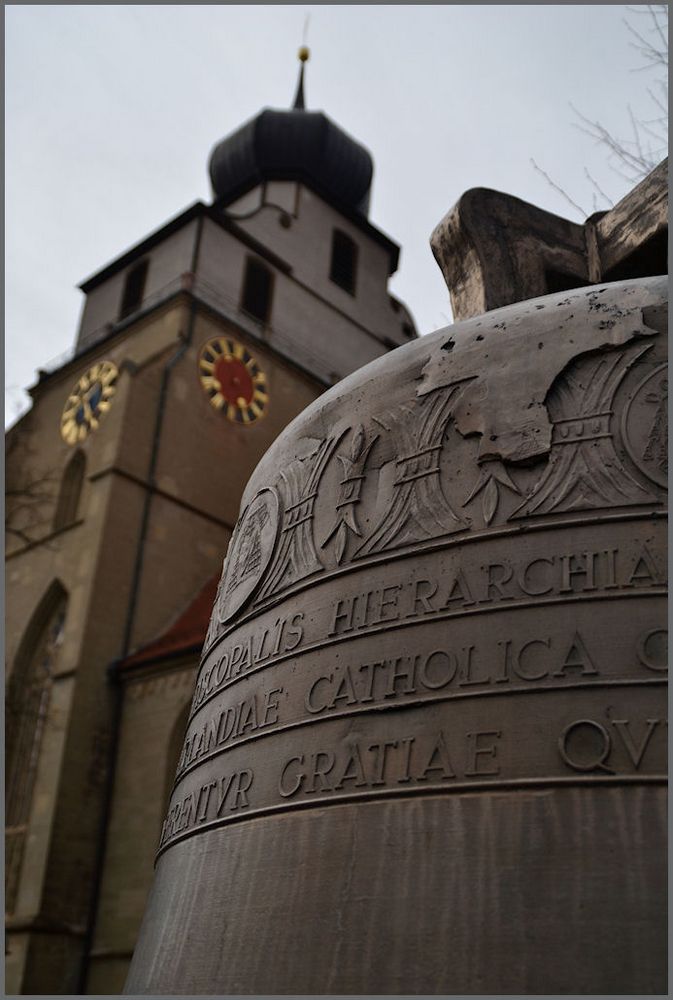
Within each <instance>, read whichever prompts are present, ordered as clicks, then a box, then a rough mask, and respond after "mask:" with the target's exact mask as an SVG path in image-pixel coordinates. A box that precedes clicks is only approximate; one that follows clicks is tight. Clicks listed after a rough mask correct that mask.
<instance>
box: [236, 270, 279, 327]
mask: <svg viewBox="0 0 673 1000" xmlns="http://www.w3.org/2000/svg"><path fill="white" fill-rule="evenodd" d="M272 295H273V274H272V272H271V271H270V270H269V269H268V267H265V266H264V264H262V262H261V261H260V260H257V259H256V258H255V257H248V258H247V260H246V265H245V276H244V278H243V293H242V295H241V309H242V310H243V311H244V312H246V313H248V315H249V316H253V317H254V318H255V319H257V320H259V321H260V322H261V323H268V322H269V317H270V316H271V298H272Z"/></svg>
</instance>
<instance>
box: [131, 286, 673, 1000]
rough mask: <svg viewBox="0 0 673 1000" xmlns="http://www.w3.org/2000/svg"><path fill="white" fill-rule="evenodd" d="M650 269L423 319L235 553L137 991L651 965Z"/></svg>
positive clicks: (265, 485)
mask: <svg viewBox="0 0 673 1000" xmlns="http://www.w3.org/2000/svg"><path fill="white" fill-rule="evenodd" d="M666 362H667V356H666V280H665V279H663V278H662V279H658V278H656V279H652V278H648V279H638V280H632V281H625V282H619V283H614V284H604V285H594V286H591V287H587V288H581V289H575V290H572V291H569V292H563V293H561V294H555V295H550V296H545V297H543V298H538V299H532V300H529V301H526V302H523V303H519V304H516V305H511V306H507V307H505V308H502V309H497V310H494V311H493V312H489V313H486V314H483V315H481V316H476V317H474V318H472V319H468V320H465V321H463V322H460V323H457V324H455V325H454V326H451V327H448V328H447V329H444V330H440V331H438V332H436V333H434V334H432V335H430V336H426V337H422V338H420V339H419V340H417V341H415V342H413V343H410V344H408V345H406V346H404V347H402V348H399V349H397V350H396V351H394V352H393V353H391V354H389V355H387V356H386V357H383V358H381V359H379V360H377V361H375V362H373V363H372V364H370V365H368V366H367V367H365V368H364V369H362V370H360V371H359V372H356V373H355V374H353V375H351V376H349V377H348V378H347V379H345V380H344V381H343V382H341V383H339V385H337V386H336V387H335V388H333V389H332V390H330V391H329V392H328V393H326V394H325V395H324V396H322V397H321V398H320V399H319V400H317V401H316V402H315V403H314V404H313V405H312V406H310V407H309V408H308V409H307V410H306V411H304V413H302V414H301V415H300V416H299V417H298V418H297V419H296V420H295V421H294V422H293V423H292V424H291V425H290V426H289V427H288V428H287V429H286V431H285V432H284V433H283V434H282V435H281V436H280V437H279V438H278V440H277V441H276V442H275V444H274V445H273V446H272V447H271V448H270V450H269V451H268V452H267V454H266V455H265V456H264V458H263V459H262V461H261V462H260V464H259V466H258V467H257V469H256V471H255V473H254V474H253V476H252V478H251V480H250V482H249V484H248V486H247V488H246V490H245V493H244V496H243V500H242V503H241V513H240V518H239V521H238V524H237V526H236V529H235V531H234V534H233V536H232V540H231V543H230V546H229V551H228V554H227V556H226V559H225V562H224V567H223V572H222V579H221V582H220V586H219V590H218V595H217V599H216V602H215V606H214V609H213V614H212V619H211V623H210V628H209V631H208V636H207V638H206V642H205V646H204V650H203V656H202V660H201V665H200V669H199V673H198V677H197V682H196V688H195V693H194V698H193V703H192V708H191V714H190V718H189V722H188V726H187V732H186V735H185V741H184V745H183V749H182V753H181V756H180V760H179V764H178V770H177V775H176V779H175V785H174V788H173V793H172V796H171V800H170V803H169V807H168V812H167V816H166V819H165V822H164V824H163V828H162V831H161V838H160V843H159V847H158V854H157V870H156V875H155V884H154V888H153V891H152V895H151V898H150V903H149V906H148V910H147V913H146V917H145V922H144V925H143V930H142V933H141V938H140V942H139V944H138V947H137V949H136V954H135V957H134V961H133V965H132V968H131V974H130V977H129V982H128V984H127V991H128V992H130V993H137V994H141V993H169V994H170V993H193V994H198V993H206V994H231V993H253V994H255V993H256V994H262V993H287V992H290V993H318V994H320V993H361V994H367V993H391V994H394V993H400V992H409V993H428V994H442V993H445V994H451V993H508V992H514V993H516V992H522V993H564V992H569V993H612V992H618V993H624V992H627V993H629V992H633V993H638V992H642V993H649V992H659V991H662V990H664V989H665V986H664V983H665V930H664V928H665V919H664V916H665V912H666V899H665V893H664V889H663V886H664V884H665V878H664V871H665V869H664V861H663V843H664V837H665V830H666V810H665V799H664V791H665V775H666V753H667V722H666V655H667V645H666V636H667V633H666V618H665V610H666V605H665V595H666V583H667V581H666V560H665V531H666V526H665V525H666V522H665V514H666V501H667V493H666V484H667V429H666V428H667V416H666V414H667V384H668V383H667V374H666V372H667V368H666Z"/></svg>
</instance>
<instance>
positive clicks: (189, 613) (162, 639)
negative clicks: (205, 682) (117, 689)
mask: <svg viewBox="0 0 673 1000" xmlns="http://www.w3.org/2000/svg"><path fill="white" fill-rule="evenodd" d="M219 579H220V574H219V572H218V573H216V574H215V576H212V577H211V578H210V580H208V582H207V583H206V584H205V585H204V586H203V587H202V588H201V590H200V591H199V592H198V594H197V595H196V597H195V598H194V599H193V600H192V601H191V602H190V603H189V604H188V605H187V607H186V608H185V610H184V611H183V612H182V614H181V615H180V617H179V618H178V619H177V620H176V621H175V622H173V624H172V625H170V626H169V628H167V629H166V631H165V632H163V633H162V634H161V635H159V636H157V638H156V639H153V640H152V641H151V642H149V643H147V645H145V646H141V647H140V649H137V650H136V651H135V653H132V654H131V655H130V656H127V657H126V659H124V660H122V661H121V662H120V663H119V664H118V667H119V669H120V670H126V669H129V668H131V667H140V666H143V665H145V664H147V663H155V662H157V661H158V660H167V659H174V658H175V657H177V656H180V655H183V654H186V653H192V652H197V651H198V652H200V651H201V647H202V646H203V642H204V640H205V638H206V632H207V631H208V624H209V622H210V615H211V612H212V610H213V604H214V603H215V595H216V593H217V584H218V582H219Z"/></svg>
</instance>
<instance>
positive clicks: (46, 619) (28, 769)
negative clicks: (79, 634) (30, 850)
mask: <svg viewBox="0 0 673 1000" xmlns="http://www.w3.org/2000/svg"><path fill="white" fill-rule="evenodd" d="M66 604H67V595H66V592H65V590H64V589H63V587H62V586H61V584H60V583H59V582H58V581H55V582H54V583H53V584H52V585H51V587H50V588H49V590H48V591H47V593H46V594H45V596H44V597H43V599H42V601H41V602H40V604H39V606H38V608H37V610H36V611H35V613H34V615H33V617H32V619H31V621H30V623H29V625H28V628H27V629H26V632H25V635H24V638H23V641H22V643H21V646H20V647H19V651H18V653H17V656H16V660H15V664H14V670H13V672H12V674H11V676H10V678H9V681H8V683H7V698H6V706H5V712H6V716H5V718H6V723H7V725H6V736H5V740H6V754H7V757H6V760H7V770H6V786H5V910H6V912H8V913H12V912H13V910H14V907H15V905H16V895H17V889H18V885H19V876H20V873H21V864H22V861H23V852H24V847H25V842H26V836H27V832H28V822H29V820H30V810H31V806H32V801H33V790H34V785H35V778H36V775H37V765H38V759H39V754H40V746H41V743H42V737H43V734H44V728H45V725H46V721H47V712H48V709H49V700H50V696H51V685H52V678H53V673H54V665H55V663H56V659H57V657H58V653H59V649H60V646H61V643H62V639H63V626H64V622H65V612H66Z"/></svg>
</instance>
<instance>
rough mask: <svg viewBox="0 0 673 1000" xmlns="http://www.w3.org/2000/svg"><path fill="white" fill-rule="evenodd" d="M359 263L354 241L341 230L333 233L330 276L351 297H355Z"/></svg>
mask: <svg viewBox="0 0 673 1000" xmlns="http://www.w3.org/2000/svg"><path fill="white" fill-rule="evenodd" d="M357 263H358V248H357V246H356V244H355V243H354V242H353V240H352V239H351V238H350V236H348V235H347V234H346V233H342V232H341V230H340V229H335V230H334V232H333V233H332V262H331V264H330V271H329V276H330V279H331V280H332V281H333V282H334V284H335V285H338V286H339V287H340V288H343V289H344V291H346V292H348V293H349V294H350V295H355V277H356V271H357Z"/></svg>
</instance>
